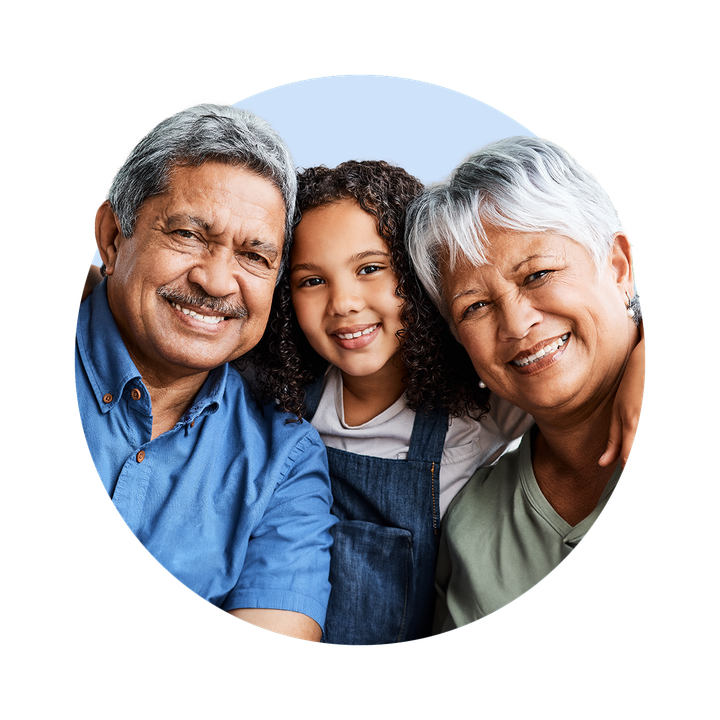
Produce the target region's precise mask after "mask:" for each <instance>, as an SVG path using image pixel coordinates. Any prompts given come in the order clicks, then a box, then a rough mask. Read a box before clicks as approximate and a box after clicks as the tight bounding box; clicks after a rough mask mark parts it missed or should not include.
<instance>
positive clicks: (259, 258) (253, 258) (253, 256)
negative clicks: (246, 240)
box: [243, 252, 270, 267]
mask: <svg viewBox="0 0 720 720" xmlns="http://www.w3.org/2000/svg"><path fill="white" fill-rule="evenodd" d="M243 257H245V258H247V259H248V260H249V261H250V262H252V263H259V264H261V265H265V266H266V267H270V263H269V262H268V260H267V258H266V257H264V256H263V255H259V254H258V253H254V252H246V253H243Z"/></svg>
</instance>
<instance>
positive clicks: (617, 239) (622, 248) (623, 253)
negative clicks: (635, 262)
mask: <svg viewBox="0 0 720 720" xmlns="http://www.w3.org/2000/svg"><path fill="white" fill-rule="evenodd" d="M610 267H611V268H612V270H613V273H614V277H615V282H616V283H617V285H618V287H619V288H620V289H621V290H622V292H623V294H624V293H625V292H626V291H629V292H630V295H631V296H632V295H634V294H635V293H634V289H633V287H634V279H633V270H632V252H631V250H630V241H629V240H628V239H627V235H625V234H624V233H615V236H614V238H613V247H612V251H611V252H610Z"/></svg>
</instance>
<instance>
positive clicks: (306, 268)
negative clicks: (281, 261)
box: [290, 263, 320, 275]
mask: <svg viewBox="0 0 720 720" xmlns="http://www.w3.org/2000/svg"><path fill="white" fill-rule="evenodd" d="M300 271H302V272H320V267H318V266H317V265H313V264H312V263H298V264H297V265H293V266H292V267H291V268H290V274H291V275H292V274H293V273H296V272H300Z"/></svg>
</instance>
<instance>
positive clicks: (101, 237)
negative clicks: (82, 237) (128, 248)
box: [95, 200, 123, 275]
mask: <svg viewBox="0 0 720 720" xmlns="http://www.w3.org/2000/svg"><path fill="white" fill-rule="evenodd" d="M122 237H123V235H122V233H121V232H120V223H119V222H118V219H117V217H116V216H115V213H114V212H113V210H112V208H111V207H110V203H109V202H108V201H107V200H106V201H105V202H104V203H103V204H102V205H101V206H100V207H99V208H98V211H97V215H95V242H96V243H97V246H98V250H99V252H100V257H101V258H102V261H103V263H104V265H105V274H106V275H112V274H113V271H114V270H115V261H116V260H117V254H118V247H119V242H120V240H121V239H122Z"/></svg>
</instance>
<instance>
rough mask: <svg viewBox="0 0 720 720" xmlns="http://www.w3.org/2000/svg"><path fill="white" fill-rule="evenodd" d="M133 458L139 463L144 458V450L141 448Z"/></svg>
mask: <svg viewBox="0 0 720 720" xmlns="http://www.w3.org/2000/svg"><path fill="white" fill-rule="evenodd" d="M135 459H136V460H137V461H138V462H139V463H141V462H142V461H143V460H144V459H145V451H144V450H141V451H140V452H139V453H138V454H137V455H136V456H135Z"/></svg>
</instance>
